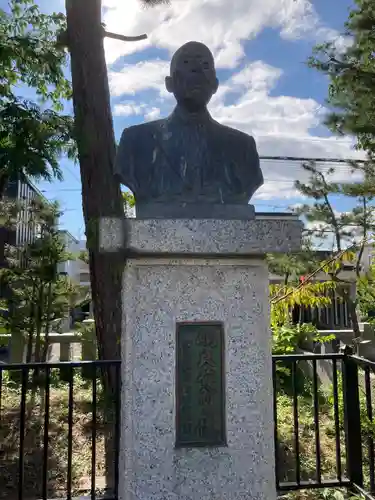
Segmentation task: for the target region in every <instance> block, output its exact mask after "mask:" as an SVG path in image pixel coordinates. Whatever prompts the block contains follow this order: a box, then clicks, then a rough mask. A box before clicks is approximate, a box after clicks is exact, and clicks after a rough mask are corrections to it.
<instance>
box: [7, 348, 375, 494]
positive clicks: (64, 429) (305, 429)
mask: <svg viewBox="0 0 375 500" xmlns="http://www.w3.org/2000/svg"><path fill="white" fill-rule="evenodd" d="M120 368H121V365H120V361H92V362H70V363H33V364H8V365H0V450H1V451H0V500H2V499H3V498H4V499H5V498H6V499H12V500H13V499H16V498H17V499H18V500H29V499H30V500H31V499H43V500H47V499H48V498H54V497H63V498H66V499H68V500H70V499H71V498H73V497H74V496H82V495H85V494H88V495H90V496H91V498H93V499H95V498H96V497H99V496H103V495H104V496H105V497H106V498H107V499H108V498H110V499H114V500H117V499H118V491H117V488H118V456H119V437H120V428H119V424H120V385H121V384H120V380H121V377H120V375H121V374H120ZM103 370H104V372H105V373H106V374H108V373H109V375H110V379H111V389H112V390H110V391H108V390H104V388H103V385H102V380H103V377H102V376H101V375H102V374H103ZM374 374H375V363H374V362H371V361H368V360H366V359H363V358H359V357H356V356H352V355H349V354H337V353H336V354H335V353H330V354H306V353H305V354H298V355H288V356H273V382H274V420H275V456H276V485H277V489H278V490H279V491H280V492H284V491H291V490H300V489H311V488H328V487H331V488H336V487H348V488H351V489H353V490H357V491H359V492H362V493H363V494H364V495H365V496H366V498H372V497H371V494H374V492H375V472H374V471H375V467H374V462H375V453H374V437H375V422H374V411H373V402H374V401H373V395H374V393H375V375H374ZM105 379H106V377H104V380H105ZM108 395H109V396H108ZM365 491H366V492H367V493H364V492H365Z"/></svg>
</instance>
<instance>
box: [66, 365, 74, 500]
mask: <svg viewBox="0 0 375 500" xmlns="http://www.w3.org/2000/svg"><path fill="white" fill-rule="evenodd" d="M72 458H73V367H72V366H69V401H68V478H67V500H71V499H72Z"/></svg>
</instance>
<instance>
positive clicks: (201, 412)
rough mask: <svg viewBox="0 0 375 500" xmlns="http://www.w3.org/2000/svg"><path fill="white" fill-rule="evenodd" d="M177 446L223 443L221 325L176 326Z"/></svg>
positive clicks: (180, 324)
mask: <svg viewBox="0 0 375 500" xmlns="http://www.w3.org/2000/svg"><path fill="white" fill-rule="evenodd" d="M176 363H177V366H176V404H177V408H176V446H219V445H224V444H225V442H226V436H225V434H226V432H225V384H224V328H223V325H222V323H211V322H210V323H198V322H192V323H178V324H177V359H176Z"/></svg>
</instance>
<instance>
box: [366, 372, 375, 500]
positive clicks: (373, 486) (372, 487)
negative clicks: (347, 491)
mask: <svg viewBox="0 0 375 500" xmlns="http://www.w3.org/2000/svg"><path fill="white" fill-rule="evenodd" d="M365 390H366V409H367V418H368V419H369V420H370V422H372V397H371V380H370V367H369V366H366V368H365ZM367 447H368V461H369V468H370V490H371V492H373V491H374V490H375V477H374V440H373V439H372V437H371V434H370V433H369V435H368V438H367Z"/></svg>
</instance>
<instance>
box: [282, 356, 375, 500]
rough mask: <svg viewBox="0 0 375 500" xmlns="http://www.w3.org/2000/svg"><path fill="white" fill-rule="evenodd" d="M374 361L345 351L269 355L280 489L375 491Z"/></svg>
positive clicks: (365, 493)
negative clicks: (337, 352) (344, 488)
mask: <svg viewBox="0 0 375 500" xmlns="http://www.w3.org/2000/svg"><path fill="white" fill-rule="evenodd" d="M374 372H375V363H373V362H371V361H368V360H366V359H363V358H359V357H357V356H353V355H349V354H311V355H310V354H301V355H287V356H273V382H274V419H275V454H276V484H277V488H278V490H279V491H291V490H301V489H311V488H342V487H349V488H351V489H352V490H354V491H357V492H359V493H361V494H362V495H364V496H365V497H366V498H372V496H371V495H372V494H374V492H375V476H374V437H375V423H374V421H373V394H374V392H375V376H374Z"/></svg>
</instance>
